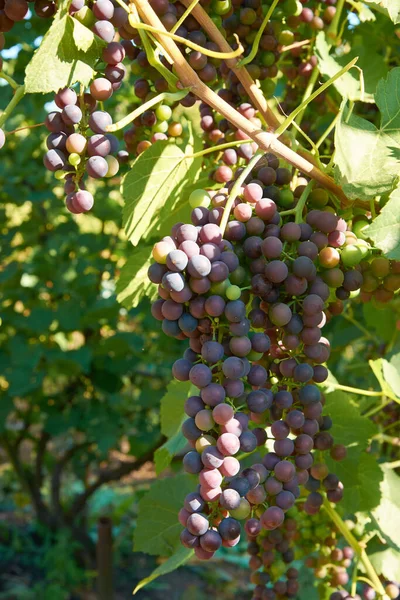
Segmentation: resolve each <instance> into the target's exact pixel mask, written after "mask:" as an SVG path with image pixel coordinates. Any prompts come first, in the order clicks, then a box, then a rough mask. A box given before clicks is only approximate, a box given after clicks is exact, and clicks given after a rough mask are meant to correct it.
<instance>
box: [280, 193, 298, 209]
mask: <svg viewBox="0 0 400 600" xmlns="http://www.w3.org/2000/svg"><path fill="white" fill-rule="evenodd" d="M278 202H279V205H280V206H283V208H290V207H291V206H292V204H293V202H294V195H293V192H292V191H291V190H289V189H286V190H281V191H280V192H279V200H278Z"/></svg>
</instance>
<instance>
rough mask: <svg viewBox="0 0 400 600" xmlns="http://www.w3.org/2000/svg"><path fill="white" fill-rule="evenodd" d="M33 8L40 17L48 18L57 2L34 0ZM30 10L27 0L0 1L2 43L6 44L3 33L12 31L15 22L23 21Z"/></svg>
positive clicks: (0, 35) (0, 44) (53, 11)
mask: <svg viewBox="0 0 400 600" xmlns="http://www.w3.org/2000/svg"><path fill="white" fill-rule="evenodd" d="M33 8H34V10H35V13H36V14H37V16H38V17H41V18H43V19H48V18H50V17H52V16H53V15H54V14H55V12H56V9H57V4H56V2H52V0H34V2H33ZM28 12H29V4H28V2H27V0H2V1H1V2H0V38H1V39H2V40H3V42H2V43H0V50H2V48H1V46H2V45H3V46H4V36H3V35H2V33H7V32H8V31H11V29H12V28H13V26H14V23H17V22H18V21H23V20H24V19H25V17H26V16H27V15H28Z"/></svg>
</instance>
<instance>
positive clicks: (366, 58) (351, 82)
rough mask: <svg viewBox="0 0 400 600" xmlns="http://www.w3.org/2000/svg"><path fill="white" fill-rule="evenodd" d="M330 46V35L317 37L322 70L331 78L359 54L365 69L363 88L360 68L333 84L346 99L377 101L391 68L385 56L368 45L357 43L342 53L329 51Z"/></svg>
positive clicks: (359, 65)
mask: <svg viewBox="0 0 400 600" xmlns="http://www.w3.org/2000/svg"><path fill="white" fill-rule="evenodd" d="M367 10H368V9H367ZM369 12H371V11H369ZM371 14H372V13H371ZM330 46H331V45H330V44H329V43H328V41H327V37H326V34H324V33H323V32H320V33H319V34H318V35H317V39H316V44H315V53H316V55H317V56H318V65H319V68H320V71H321V73H322V74H323V75H325V76H326V77H328V78H330V77H333V76H334V75H336V73H338V71H340V70H341V69H343V67H345V66H346V65H347V64H348V63H349V62H350V61H351V60H352V59H353V58H355V57H356V56H357V57H358V61H357V66H358V67H359V68H360V69H362V72H363V79H364V90H363V89H362V87H361V80H360V73H359V71H357V70H356V69H350V70H349V71H348V72H347V73H345V74H344V75H342V76H341V77H339V79H337V80H336V81H335V82H334V83H333V85H334V86H335V88H336V89H337V91H338V92H339V94H340V95H341V96H342V97H343V98H347V99H348V100H353V101H358V100H363V101H364V102H374V94H375V90H376V86H377V85H378V82H379V80H380V79H381V78H382V77H384V76H385V75H386V73H387V70H388V69H387V66H386V64H385V61H384V58H383V56H381V55H380V54H379V53H378V52H376V51H375V49H373V48H372V47H371V46H369V45H367V44H361V43H360V44H356V45H355V46H353V47H352V49H351V51H350V52H349V53H347V54H344V55H342V56H338V55H331V54H329V51H330Z"/></svg>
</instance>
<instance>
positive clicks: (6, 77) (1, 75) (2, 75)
mask: <svg viewBox="0 0 400 600" xmlns="http://www.w3.org/2000/svg"><path fill="white" fill-rule="evenodd" d="M0 78H1V79H4V81H7V83H8V85H10V86H11V87H12V89H13V90H17V89H18V88H19V84H18V83H17V82H16V81H15V79H13V78H12V77H10V76H9V75H6V73H3V71H1V72H0Z"/></svg>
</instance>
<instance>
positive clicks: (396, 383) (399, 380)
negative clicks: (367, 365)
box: [383, 352, 400, 398]
mask: <svg viewBox="0 0 400 600" xmlns="http://www.w3.org/2000/svg"><path fill="white" fill-rule="evenodd" d="M383 376H384V378H385V380H386V382H387V383H388V384H389V385H390V387H391V388H392V390H393V392H394V393H395V394H396V396H397V397H398V398H400V352H399V353H398V354H394V355H393V356H392V357H391V359H390V361H387V360H386V359H385V360H384V361H383Z"/></svg>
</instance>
